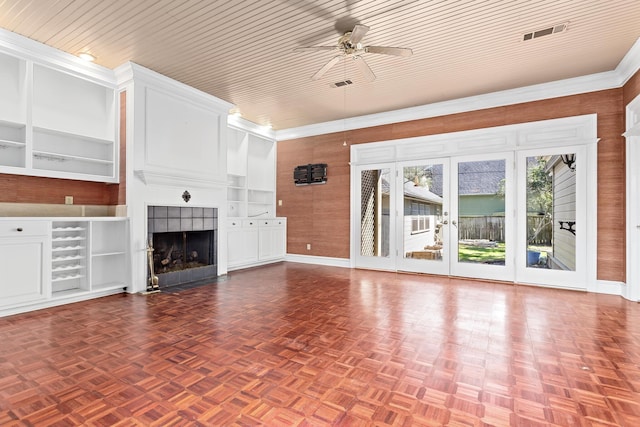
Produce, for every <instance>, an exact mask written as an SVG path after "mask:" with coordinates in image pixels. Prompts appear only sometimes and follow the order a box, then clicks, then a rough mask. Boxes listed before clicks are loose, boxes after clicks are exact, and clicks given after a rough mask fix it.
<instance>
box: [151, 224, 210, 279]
mask: <svg viewBox="0 0 640 427" xmlns="http://www.w3.org/2000/svg"><path fill="white" fill-rule="evenodd" d="M212 234H213V231H211V230H207V231H179V232H169V233H154V234H153V248H154V252H153V267H154V271H155V272H156V273H157V274H162V273H170V272H173V271H181V270H186V269H189V268H196V267H204V266H207V265H211V264H213V263H214V260H213V253H214V250H213V239H212V238H211V235H212Z"/></svg>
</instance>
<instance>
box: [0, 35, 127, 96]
mask: <svg viewBox="0 0 640 427" xmlns="http://www.w3.org/2000/svg"><path fill="white" fill-rule="evenodd" d="M0 52H4V53H7V54H9V55H12V56H15V57H18V58H21V59H26V60H28V61H32V62H33V63H35V64H38V65H44V66H46V67H49V68H53V69H56V70H58V71H62V72H64V73H69V74H72V75H74V76H76V77H80V78H82V79H85V80H89V81H93V82H94V83H98V84H100V85H102V86H108V87H111V88H113V89H115V88H116V79H115V75H114V74H113V70H111V69H109V68H106V67H103V66H102V65H98V64H94V63H92V62H87V61H84V60H82V59H80V58H78V57H77V56H75V55H72V54H70V53H67V52H63V51H61V50H59V49H56V48H53V47H51V46H47V45H45V44H43V43H40V42H37V41H35V40H31V39H29V38H27V37H24V36H21V35H20V34H16V33H14V32H11V31H8V30H5V29H2V28H0Z"/></svg>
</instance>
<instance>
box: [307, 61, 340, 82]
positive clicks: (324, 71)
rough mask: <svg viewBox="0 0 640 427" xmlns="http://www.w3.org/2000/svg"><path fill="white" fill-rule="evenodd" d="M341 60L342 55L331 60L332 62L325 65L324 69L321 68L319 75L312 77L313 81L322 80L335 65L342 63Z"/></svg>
mask: <svg viewBox="0 0 640 427" xmlns="http://www.w3.org/2000/svg"><path fill="white" fill-rule="evenodd" d="M340 58H342V55H338V56H334V57H333V58H331V60H330V61H329V62H327V63H326V64H324V67H322V68H320V69H319V70H318V72H317V73H315V74H314V75H313V76H311V80H319V79H321V78H322V76H324V73H326V72H327V71H329V70H330V69H331V67H333V66H334V65H336V64H337V63H338V61H340Z"/></svg>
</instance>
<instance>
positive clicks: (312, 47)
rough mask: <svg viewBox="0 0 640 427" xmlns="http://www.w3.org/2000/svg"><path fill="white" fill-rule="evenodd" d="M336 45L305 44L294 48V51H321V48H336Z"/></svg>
mask: <svg viewBox="0 0 640 427" xmlns="http://www.w3.org/2000/svg"><path fill="white" fill-rule="evenodd" d="M336 49H337V48H336V47H335V46H303V47H296V48H294V49H293V51H294V52H320V51H321V50H336Z"/></svg>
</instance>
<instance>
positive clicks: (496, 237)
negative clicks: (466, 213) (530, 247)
mask: <svg viewBox="0 0 640 427" xmlns="http://www.w3.org/2000/svg"><path fill="white" fill-rule="evenodd" d="M542 220H543V218H540V217H528V218H527V228H528V230H527V234H528V235H529V236H530V235H532V234H533V230H535V227H536V226H537V225H538V224H539V223H540V221H542ZM458 227H459V231H458V235H459V239H460V240H480V239H486V240H492V241H494V242H504V217H502V216H476V217H462V218H460V220H459V223H458ZM552 235H553V230H552V229H551V225H547V226H546V227H544V228H543V229H542V231H540V233H539V234H538V236H537V237H536V238H535V239H534V240H533V241H530V242H529V243H530V244H534V245H546V246H549V245H551V237H552Z"/></svg>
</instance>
